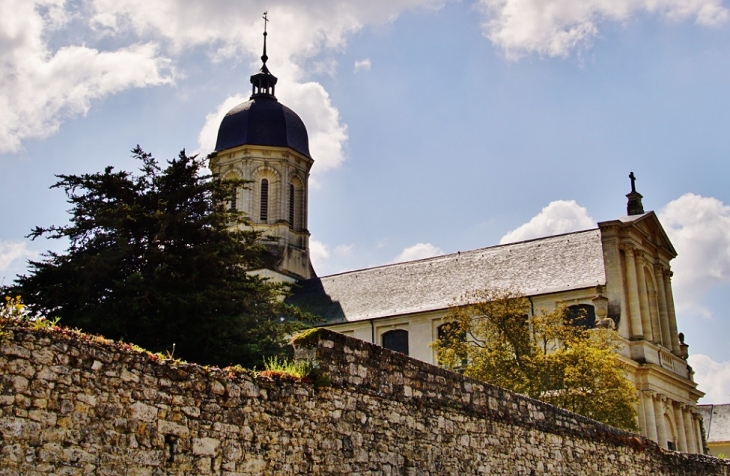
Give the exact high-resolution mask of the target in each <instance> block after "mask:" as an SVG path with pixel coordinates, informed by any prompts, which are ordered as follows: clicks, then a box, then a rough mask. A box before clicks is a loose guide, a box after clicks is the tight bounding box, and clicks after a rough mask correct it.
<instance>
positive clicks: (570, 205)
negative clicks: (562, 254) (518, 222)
mask: <svg viewBox="0 0 730 476" xmlns="http://www.w3.org/2000/svg"><path fill="white" fill-rule="evenodd" d="M595 226H596V221H595V220H594V219H593V218H591V217H590V216H589V215H588V210H586V209H585V208H584V207H581V206H580V205H578V204H577V203H576V202H575V200H556V201H554V202H550V204H549V205H548V206H546V207H545V208H543V209H542V211H541V212H540V213H538V214H537V215H536V216H534V217H533V218H532V219H531V220H530V221H529V222H527V223H525V224H524V225H522V226H520V227H518V228H516V229H514V230H512V231H510V232H509V233H507V234H506V235H504V236H503V237H502V239H501V240H499V242H500V243H501V244H504V243H514V242H515V241H523V240H530V239H532V238H540V237H543V236H551V235H559V234H561V233H570V232H571V231H577V230H585V229H589V228H593V227H595Z"/></svg>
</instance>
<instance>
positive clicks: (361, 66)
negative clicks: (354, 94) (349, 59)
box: [355, 58, 372, 73]
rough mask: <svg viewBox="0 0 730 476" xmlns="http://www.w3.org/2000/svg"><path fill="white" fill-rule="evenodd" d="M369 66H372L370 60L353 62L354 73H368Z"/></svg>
mask: <svg viewBox="0 0 730 476" xmlns="http://www.w3.org/2000/svg"><path fill="white" fill-rule="evenodd" d="M371 66H372V63H371V62H370V58H365V59H364V60H360V61H355V73H358V72H360V71H370V67H371Z"/></svg>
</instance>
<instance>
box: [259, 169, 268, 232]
mask: <svg viewBox="0 0 730 476" xmlns="http://www.w3.org/2000/svg"><path fill="white" fill-rule="evenodd" d="M259 219H260V220H261V221H262V222H264V223H265V222H266V221H268V219H269V181H268V179H261V207H260V213H259Z"/></svg>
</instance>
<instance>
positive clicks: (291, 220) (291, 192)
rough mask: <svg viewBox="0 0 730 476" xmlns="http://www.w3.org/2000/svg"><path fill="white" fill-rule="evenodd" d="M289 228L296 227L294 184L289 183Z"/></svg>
mask: <svg viewBox="0 0 730 476" xmlns="http://www.w3.org/2000/svg"><path fill="white" fill-rule="evenodd" d="M289 228H294V184H293V183H290V184H289Z"/></svg>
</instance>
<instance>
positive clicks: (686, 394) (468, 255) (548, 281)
mask: <svg viewBox="0 0 730 476" xmlns="http://www.w3.org/2000/svg"><path fill="white" fill-rule="evenodd" d="M675 256H676V252H675V250H674V248H673V247H672V244H671V242H670V241H669V238H668V237H667V235H666V233H665V232H664V230H663V229H662V226H661V224H660V223H659V220H658V219H657V217H656V215H655V214H654V212H647V213H644V214H642V215H637V216H626V217H622V218H620V219H618V220H612V221H607V222H602V223H599V224H598V229H596V230H587V231H581V232H574V233H568V234H565V235H560V236H555V237H546V238H541V239H536V240H530V241H529V242H522V243H514V244H508V245H501V246H496V247H490V248H483V249H481V250H473V251H467V252H464V253H458V254H452V255H446V256H439V257H434V258H429V259H426V260H420V261H416V262H412V263H398V264H393V265H387V266H383V267H380V268H371V269H366V270H358V271H353V272H349V273H341V274H338V275H335V276H332V277H322V278H319V283H321V284H320V285H319V286H318V287H317V286H310V287H309V288H307V287H306V284H305V287H304V288H302V289H299V290H295V293H298V294H299V295H300V296H297V297H300V300H301V301H300V302H295V304H301V305H302V307H303V308H305V309H307V310H310V311H311V312H313V313H314V314H317V312H318V311H320V309H323V310H324V309H325V308H324V307H319V308H309V307H308V306H309V302H308V301H307V298H308V297H309V296H308V295H310V294H314V293H315V291H318V289H320V288H321V289H323V290H324V291H319V292H320V294H324V295H327V296H328V297H329V299H331V301H333V302H336V303H337V306H338V308H339V309H342V312H341V314H342V316H339V315H336V316H335V317H336V320H335V319H332V321H331V322H326V323H325V325H326V326H327V327H328V328H330V329H333V330H336V331H338V332H341V333H344V334H346V335H349V336H352V337H356V338H359V339H363V340H366V341H369V342H373V343H378V344H381V345H383V344H384V335H385V334H387V333H389V332H391V331H393V330H400V331H405V333H406V335H407V336H408V337H407V339H408V354H409V355H410V356H412V357H415V358H417V359H419V360H423V361H424V362H428V363H432V364H433V363H436V356H435V354H434V351H433V349H432V348H431V347H430V344H431V342H433V341H435V340H436V339H437V338H438V328H439V326H440V325H441V324H443V318H444V316H445V315H446V313H447V312H448V311H449V307H448V305H450V304H453V301H451V299H452V298H455V297H458V296H459V294H461V293H463V292H465V291H471V290H473V289H478V288H485V287H490V286H497V287H499V286H505V287H517V288H518V289H519V290H520V291H522V292H524V293H525V294H526V295H527V296H529V298H530V301H531V303H532V305H533V312H539V311H540V310H541V309H544V310H548V311H549V310H552V309H555V307H556V306H558V305H565V306H582V307H583V308H585V309H591V310H593V312H594V313H595V318H596V321H598V320H601V319H605V318H606V317H608V318H611V319H612V320H613V321H614V322H615V323H616V324H617V330H618V333H619V336H620V337H621V340H622V348H621V349H620V355H621V358H622V360H623V361H624V362H625V363H626V365H627V368H628V372H627V378H628V379H629V380H630V381H631V382H632V383H633V384H634V385H635V386H636V388H637V390H638V396H639V404H638V407H637V414H638V424H639V428H640V429H641V433H642V435H644V436H646V437H647V438H649V439H651V440H653V441H655V442H657V443H659V445H660V446H661V447H662V448H667V449H677V450H680V451H684V452H688V453H702V452H703V451H704V446H703V443H702V431H701V423H700V422H701V417H700V415H699V412H698V410H697V400H698V399H699V398H700V397H701V396H702V395H704V394H703V393H702V392H701V391H699V390H698V389H697V384H696V383H695V382H694V381H693V380H692V375H691V372H690V368H689V366H688V365H687V345H686V344H684V343H683V342H680V341H679V337H678V330H677V319H676V314H675V310H674V298H673V296H672V283H671V276H672V272H671V270H670V266H669V262H670V260H671V259H672V258H674V257H675ZM404 276H405V277H406V278H405V279H404V278H403V277H404ZM591 280H592V281H591ZM589 282H590V283H591V285H587V284H588V283H589ZM454 283H456V284H458V285H461V286H462V288H461V289H456V288H455V287H454ZM363 289H366V290H363ZM385 289H390V290H393V291H391V292H390V294H397V293H398V290H402V291H400V293H401V296H395V298H394V296H388V297H383V296H386V291H385ZM379 291H380V292H379ZM449 293H450V294H449ZM411 296H415V297H414V298H413V301H414V302H415V303H416V304H415V305H414V306H412V307H411V308H409V309H406V310H405V312H401V309H400V308H397V307H396V306H397V305H398V303H400V302H405V301H407V299H408V298H410V297H411ZM398 297H400V299H397V298H398ZM438 297H440V298H441V299H440V301H438V302H437V303H436V304H433V303H434V301H437V298H438ZM388 298H389V299H390V300H391V301H397V303H396V304H395V305H391V306H392V308H393V309H394V310H391V309H390V308H386V307H384V306H383V305H382V303H383V302H388ZM353 301H354V303H353ZM418 306H421V309H419V308H418ZM429 306H430V307H429Z"/></svg>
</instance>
